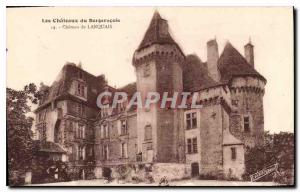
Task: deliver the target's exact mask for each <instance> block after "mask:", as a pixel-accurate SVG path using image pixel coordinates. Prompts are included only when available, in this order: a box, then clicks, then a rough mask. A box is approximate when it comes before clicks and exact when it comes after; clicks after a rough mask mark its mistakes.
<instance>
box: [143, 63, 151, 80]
mask: <svg viewBox="0 0 300 192" xmlns="http://www.w3.org/2000/svg"><path fill="white" fill-rule="evenodd" d="M149 75H150V64H149V63H146V64H145V67H144V77H147V76H149Z"/></svg>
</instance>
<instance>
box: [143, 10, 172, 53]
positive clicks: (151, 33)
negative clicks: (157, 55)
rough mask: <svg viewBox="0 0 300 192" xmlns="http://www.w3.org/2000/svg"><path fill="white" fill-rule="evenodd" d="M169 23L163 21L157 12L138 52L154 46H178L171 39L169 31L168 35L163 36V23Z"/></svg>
mask: <svg viewBox="0 0 300 192" xmlns="http://www.w3.org/2000/svg"><path fill="white" fill-rule="evenodd" d="M163 22H167V21H166V20H164V19H162V18H161V16H160V15H159V13H158V12H157V11H155V13H154V15H153V17H152V20H151V22H150V25H149V27H148V29H147V31H146V33H145V35H144V38H143V40H142V42H141V44H140V45H139V47H138V50H140V49H143V48H145V47H148V46H150V45H152V44H156V43H157V44H176V43H175V41H174V40H173V38H172V37H171V35H170V33H169V31H168V32H167V34H166V35H161V30H163V29H162V27H163V26H162V23H163Z"/></svg>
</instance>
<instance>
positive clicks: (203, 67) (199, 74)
mask: <svg viewBox="0 0 300 192" xmlns="http://www.w3.org/2000/svg"><path fill="white" fill-rule="evenodd" d="M219 84H220V83H218V82H215V81H214V80H213V79H212V78H211V77H210V76H209V75H208V69H207V64H206V63H203V62H202V61H201V60H200V58H199V57H198V56H197V55H195V54H194V55H187V56H186V59H185V64H184V65H183V86H184V87H183V90H184V91H192V92H194V91H199V90H202V89H206V88H209V87H213V86H217V85H219Z"/></svg>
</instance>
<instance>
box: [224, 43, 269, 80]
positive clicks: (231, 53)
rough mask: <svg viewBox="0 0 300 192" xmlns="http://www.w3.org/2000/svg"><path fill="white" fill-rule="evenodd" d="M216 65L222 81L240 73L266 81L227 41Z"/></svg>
mask: <svg viewBox="0 0 300 192" xmlns="http://www.w3.org/2000/svg"><path fill="white" fill-rule="evenodd" d="M218 67H219V71H220V74H221V80H222V81H229V80H230V79H231V78H232V77H233V76H241V75H249V76H256V77H259V78H261V79H263V80H264V81H266V79H265V78H264V77H263V76H262V75H261V74H259V73H258V72H257V71H256V70H255V69H254V68H253V67H252V66H251V65H250V64H249V63H248V62H247V60H246V59H245V58H244V57H243V56H242V55H241V54H240V53H239V52H238V51H237V50H236V49H235V48H234V47H233V46H232V45H231V43H229V42H228V43H227V44H226V45H225V48H224V50H223V53H222V54H221V56H220V58H219V61H218Z"/></svg>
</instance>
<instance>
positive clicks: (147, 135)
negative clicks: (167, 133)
mask: <svg viewBox="0 0 300 192" xmlns="http://www.w3.org/2000/svg"><path fill="white" fill-rule="evenodd" d="M151 139H152V127H151V125H147V126H146V127H145V141H147V140H151Z"/></svg>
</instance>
